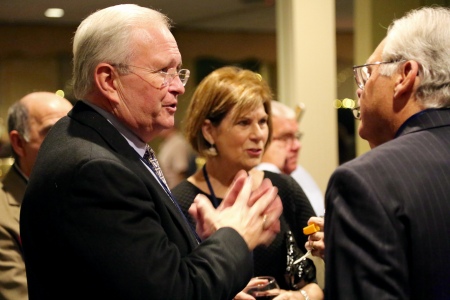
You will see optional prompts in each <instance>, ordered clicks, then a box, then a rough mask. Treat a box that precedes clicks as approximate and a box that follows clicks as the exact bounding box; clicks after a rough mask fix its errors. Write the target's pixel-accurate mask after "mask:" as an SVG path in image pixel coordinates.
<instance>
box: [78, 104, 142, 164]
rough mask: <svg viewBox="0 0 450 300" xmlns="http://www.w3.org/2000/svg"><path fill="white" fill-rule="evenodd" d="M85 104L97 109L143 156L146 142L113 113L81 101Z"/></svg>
mask: <svg viewBox="0 0 450 300" xmlns="http://www.w3.org/2000/svg"><path fill="white" fill-rule="evenodd" d="M83 102H84V103H85V104H87V105H89V106H90V107H91V108H92V109H94V110H95V111H97V112H98V113H99V114H100V115H102V116H103V117H104V118H105V119H106V120H108V122H109V123H111V125H112V126H114V128H116V129H117V131H119V133H120V134H121V135H122V136H123V137H124V138H125V139H126V140H127V142H128V144H129V145H130V146H131V147H132V148H133V149H134V150H135V151H136V152H137V153H138V154H139V155H140V156H141V157H143V156H144V154H145V149H146V146H147V144H146V143H145V142H143V141H141V139H139V138H138V137H137V136H136V135H135V134H134V133H133V132H132V131H131V130H130V129H128V128H127V127H126V126H125V125H123V124H122V123H121V122H120V121H119V120H118V119H117V118H116V117H115V116H114V115H112V114H111V113H109V112H107V111H106V110H104V109H102V108H100V107H98V106H96V105H94V104H92V103H90V102H87V101H83Z"/></svg>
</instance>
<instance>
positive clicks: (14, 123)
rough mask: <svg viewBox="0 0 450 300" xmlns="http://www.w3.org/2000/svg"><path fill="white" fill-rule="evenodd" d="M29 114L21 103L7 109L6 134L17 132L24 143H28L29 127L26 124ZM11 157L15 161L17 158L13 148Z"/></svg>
mask: <svg viewBox="0 0 450 300" xmlns="http://www.w3.org/2000/svg"><path fill="white" fill-rule="evenodd" d="M28 119H29V113H28V109H27V107H26V106H25V105H24V104H23V103H22V102H21V101H17V102H16V103H14V104H13V105H11V107H10V108H9V109H8V132H11V131H13V130H17V132H18V133H19V134H20V135H21V136H22V137H23V139H24V140H25V141H26V142H29V140H30V137H29V134H30V126H29V123H28ZM11 149H12V154H13V157H14V159H15V160H16V161H18V160H19V157H18V155H17V153H16V152H14V148H13V147H11Z"/></svg>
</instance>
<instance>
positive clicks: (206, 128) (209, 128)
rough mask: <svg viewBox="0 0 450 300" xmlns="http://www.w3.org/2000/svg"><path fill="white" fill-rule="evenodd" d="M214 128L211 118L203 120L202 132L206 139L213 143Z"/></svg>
mask: <svg viewBox="0 0 450 300" xmlns="http://www.w3.org/2000/svg"><path fill="white" fill-rule="evenodd" d="M213 129H214V126H213V125H212V123H211V121H210V120H205V121H203V125H202V134H203V137H204V138H205V140H206V141H208V143H210V144H211V145H214V137H213Z"/></svg>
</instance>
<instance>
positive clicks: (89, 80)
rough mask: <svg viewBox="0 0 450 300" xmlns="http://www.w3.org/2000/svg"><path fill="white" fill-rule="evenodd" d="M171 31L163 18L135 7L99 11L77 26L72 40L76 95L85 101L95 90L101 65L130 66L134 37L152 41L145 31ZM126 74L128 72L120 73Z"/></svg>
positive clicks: (115, 7) (162, 15)
mask: <svg viewBox="0 0 450 300" xmlns="http://www.w3.org/2000/svg"><path fill="white" fill-rule="evenodd" d="M160 26H165V27H167V28H169V29H170V28H171V21H170V19H169V18H168V17H167V16H165V15H164V14H162V13H160V12H158V11H156V10H153V9H150V8H147V7H141V6H138V5H134V4H121V5H116V6H111V7H108V8H105V9H101V10H99V11H96V12H95V13H93V14H91V15H90V16H89V17H87V18H86V19H85V20H84V21H83V22H81V24H80V25H79V26H78V29H77V31H76V33H75V36H74V39H73V91H74V95H75V97H76V98H77V99H82V98H84V97H85V96H86V95H87V94H88V93H89V92H91V91H92V88H93V86H94V80H93V79H94V78H93V74H94V70H95V67H96V66H97V65H98V64H99V63H102V62H105V63H109V64H111V65H116V66H120V65H127V63H128V61H129V60H130V58H131V57H133V55H134V51H135V46H134V45H132V44H131V41H132V39H133V37H135V36H137V35H139V36H140V39H151V38H152V37H151V36H149V35H148V33H147V31H146V30H145V29H147V28H149V27H160ZM119 71H120V72H121V73H126V72H127V69H126V68H125V69H124V68H122V69H121V70H119Z"/></svg>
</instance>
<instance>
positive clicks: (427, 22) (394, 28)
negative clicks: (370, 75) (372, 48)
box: [380, 6, 450, 108]
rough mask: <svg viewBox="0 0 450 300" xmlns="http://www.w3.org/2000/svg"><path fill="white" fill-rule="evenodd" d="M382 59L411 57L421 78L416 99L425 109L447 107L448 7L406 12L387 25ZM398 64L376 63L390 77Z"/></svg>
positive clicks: (449, 100) (449, 97)
mask: <svg viewBox="0 0 450 300" xmlns="http://www.w3.org/2000/svg"><path fill="white" fill-rule="evenodd" d="M382 59H383V61H402V60H414V61H416V62H418V63H419V65H420V71H419V76H420V77H421V79H422V80H421V83H420V86H419V87H418V88H417V95H416V96H417V99H418V101H420V102H421V104H422V105H423V106H424V107H426V108H441V107H449V106H450V9H448V8H444V7H437V6H435V7H424V8H420V9H415V10H412V11H410V12H408V13H407V14H406V15H405V16H404V17H402V18H400V19H398V20H395V21H394V22H393V23H392V24H391V25H390V26H389V28H388V33H387V36H386V39H385V46H384V49H383V53H382ZM398 66H399V64H386V65H382V66H380V67H381V68H380V73H381V74H383V75H387V76H390V75H392V74H393V72H394V71H395V70H396V68H397V67H398Z"/></svg>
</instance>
